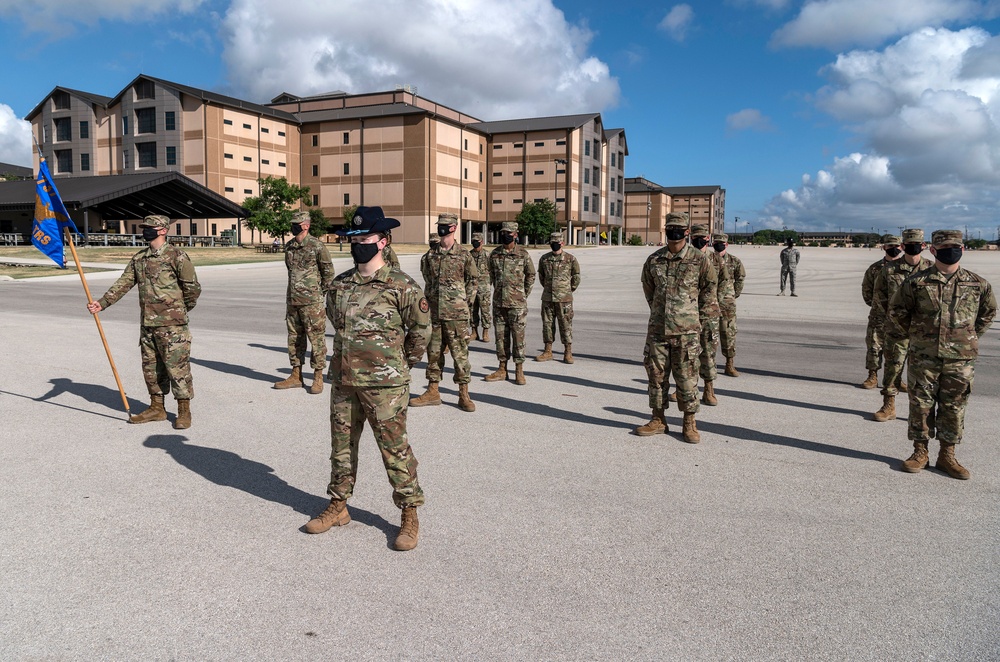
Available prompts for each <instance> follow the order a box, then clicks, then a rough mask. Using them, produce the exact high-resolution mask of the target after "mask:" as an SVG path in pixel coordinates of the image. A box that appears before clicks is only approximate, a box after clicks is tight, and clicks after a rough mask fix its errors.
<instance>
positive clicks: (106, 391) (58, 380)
mask: <svg viewBox="0 0 1000 662" xmlns="http://www.w3.org/2000/svg"><path fill="white" fill-rule="evenodd" d="M49 383H50V384H52V388H50V389H49V391H48V393H45V394H43V395H40V396H38V397H37V398H32V400H35V401H37V402H46V403H48V404H59V403H56V402H49V400H51V399H52V398H55V397H57V396H59V395H62V394H63V393H69V394H70V395H75V396H77V397H78V398H82V399H83V400H86V401H87V402H91V403H93V404H95V405H101V406H102V407H107V408H108V409H113V410H115V411H122V408H123V405H122V395H121V393H120V392H119V391H118V390H117V389H113V388H109V387H107V386H102V385H100V384H84V383H79V382H74V381H73V380H72V379H66V378H65V377H55V378H53V379H50V380H49ZM10 395H18V394H16V393H11V394H10ZM60 406H62V405H60ZM128 406H129V409H131V410H132V412H135V411H136V410H137V409H144V408H145V405H144V404H143V403H142V402H140V401H138V400H136V399H135V398H128ZM123 413H124V412H123Z"/></svg>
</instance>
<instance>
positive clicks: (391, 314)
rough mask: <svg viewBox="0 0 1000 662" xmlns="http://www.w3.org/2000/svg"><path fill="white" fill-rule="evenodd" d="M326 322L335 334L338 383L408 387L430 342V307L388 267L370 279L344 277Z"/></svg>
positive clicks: (331, 294) (330, 297) (333, 371)
mask: <svg viewBox="0 0 1000 662" xmlns="http://www.w3.org/2000/svg"><path fill="white" fill-rule="evenodd" d="M326 316H327V317H328V318H329V319H330V321H331V322H332V323H333V329H334V332H335V335H334V338H333V358H332V360H331V361H330V378H331V379H333V380H334V381H335V382H336V383H338V384H340V385H342V386H354V387H363V388H371V387H388V386H405V385H407V384H409V383H410V368H412V367H413V366H414V365H416V364H417V363H418V362H419V361H420V359H421V358H423V356H424V351H425V350H426V349H427V342H428V340H429V339H430V336H431V326H430V306H429V305H428V303H427V299H425V298H424V293H423V291H422V290H421V289H420V286H419V285H417V283H416V282H415V281H414V280H413V279H412V278H410V277H409V276H407V275H406V274H405V273H403V272H402V271H399V270H398V269H393V268H392V266H391V265H388V264H386V265H384V266H382V268H380V269H379V270H378V271H376V272H375V273H374V274H373V275H372V276H371V278H365V277H363V276H362V275H361V274H359V273H358V270H357V269H350V270H348V271H345V272H344V273H342V274H340V275H339V276H337V277H336V278H335V279H334V281H333V284H332V285H331V286H330V290H329V291H328V292H327V295H326Z"/></svg>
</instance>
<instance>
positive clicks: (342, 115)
mask: <svg viewBox="0 0 1000 662" xmlns="http://www.w3.org/2000/svg"><path fill="white" fill-rule="evenodd" d="M419 114H428V115H429V114H430V111H428V110H426V109H424V108H418V107H417V106H414V105H412V104H408V103H385V104H378V105H375V106H358V107H356V108H331V109H329V110H308V111H306V112H303V113H295V117H296V118H298V121H299V122H301V123H302V124H307V123H309V122H332V121H336V120H353V119H361V118H365V117H391V116H393V115H419Z"/></svg>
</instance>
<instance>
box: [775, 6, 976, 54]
mask: <svg viewBox="0 0 1000 662" xmlns="http://www.w3.org/2000/svg"><path fill="white" fill-rule="evenodd" d="M994 5H995V3H994V2H993V1H992V0H986V1H984V2H979V1H977V0H878V1H877V2H873V1H872V0H808V1H807V2H806V3H805V5H803V7H802V10H801V11H800V12H799V14H798V16H796V17H795V18H794V19H792V20H791V21H790V22H788V23H786V24H785V25H784V26H782V27H781V28H779V29H778V30H777V31H776V32H775V33H774V34H773V35H772V37H771V45H772V46H777V47H793V46H810V47H817V48H828V49H831V50H834V49H838V48H845V47H850V46H877V45H879V44H881V43H883V42H884V41H885V40H886V39H890V38H894V37H898V36H900V35H904V34H907V33H909V32H912V31H914V30H917V29H919V28H922V27H926V26H932V27H937V26H942V25H947V24H950V23H955V22H959V21H968V20H970V19H975V18H979V17H984V16H987V17H988V16H992V15H993V14H994V12H995V7H994Z"/></svg>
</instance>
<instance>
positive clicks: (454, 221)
mask: <svg viewBox="0 0 1000 662" xmlns="http://www.w3.org/2000/svg"><path fill="white" fill-rule="evenodd" d="M445 223H447V224H448V225H458V216H457V215H456V214H438V225H444V224H445Z"/></svg>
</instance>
